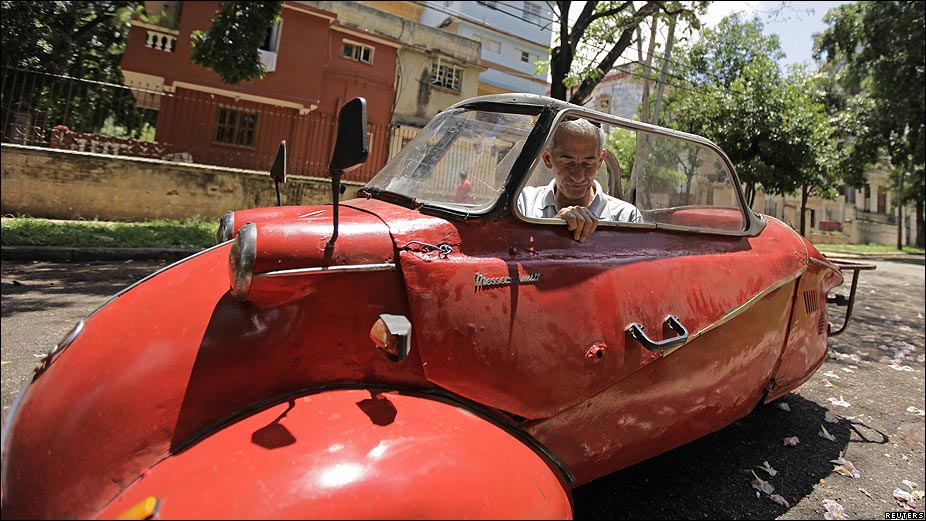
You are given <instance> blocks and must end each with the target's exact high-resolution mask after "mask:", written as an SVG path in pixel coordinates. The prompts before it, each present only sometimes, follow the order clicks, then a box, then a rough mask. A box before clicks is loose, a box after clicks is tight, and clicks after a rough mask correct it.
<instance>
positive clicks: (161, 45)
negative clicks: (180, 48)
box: [132, 20, 180, 52]
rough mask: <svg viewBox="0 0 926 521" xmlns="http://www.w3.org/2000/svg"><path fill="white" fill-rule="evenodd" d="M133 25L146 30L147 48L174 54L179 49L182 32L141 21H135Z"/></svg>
mask: <svg viewBox="0 0 926 521" xmlns="http://www.w3.org/2000/svg"><path fill="white" fill-rule="evenodd" d="M132 25H133V26H135V27H139V28H142V29H145V31H146V34H145V47H147V48H149V49H154V50H156V51H163V52H174V49H175V48H176V47H177V36H178V35H179V34H180V31H177V30H175V29H168V28H166V27H160V26H157V25H151V24H148V23H145V22H141V21H139V20H133V21H132Z"/></svg>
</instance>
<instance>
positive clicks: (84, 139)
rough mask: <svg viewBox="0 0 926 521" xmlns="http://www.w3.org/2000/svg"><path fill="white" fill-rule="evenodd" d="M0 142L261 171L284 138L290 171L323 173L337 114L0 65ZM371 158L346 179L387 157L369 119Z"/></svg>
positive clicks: (368, 172)
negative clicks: (0, 132) (0, 74)
mask: <svg viewBox="0 0 926 521" xmlns="http://www.w3.org/2000/svg"><path fill="white" fill-rule="evenodd" d="M0 83H2V100H0V122H2V127H0V131H2V141H3V142H4V143H18V144H25V145H33V146H41V147H49V148H58V149H68V150H81V151H87V152H96V153H102V154H113V155H126V156H137V157H148V158H155V159H163V160H166V161H178V162H194V163H198V164H207V165H216V166H224V167H231V168H242V169H250V170H266V169H269V168H270V165H271V164H272V163H273V159H274V156H275V154H276V151H277V148H278V147H279V145H280V142H281V141H282V140H285V141H286V145H287V160H288V161H287V163H288V164H287V169H288V173H289V174H291V175H305V176H318V177H321V176H325V175H326V174H327V167H328V162H329V161H330V159H331V152H332V150H333V147H334V138H335V136H336V125H337V119H336V117H335V116H333V115H329V114H323V113H320V112H318V111H311V112H306V111H304V110H303V111H301V112H300V111H299V110H298V109H294V108H290V107H283V106H278V105H269V104H265V103H256V102H252V101H246V100H240V99H235V98H231V97H225V96H221V95H217V94H212V93H208V92H202V91H197V90H188V89H183V88H176V89H175V90H173V91H172V92H166V91H164V90H162V89H161V88H160V87H151V88H149V87H148V86H133V87H126V86H124V85H115V84H111V83H104V82H98V81H91V80H84V79H80V78H73V77H69V76H60V75H53V74H48V73H43V72H35V71H26V70H22V69H9V68H4V69H2V80H0ZM369 134H370V155H369V158H368V160H367V162H366V164H364V166H363V167H361V168H360V169H358V170H355V171H353V172H350V173H349V174H347V175H345V177H344V180H348V181H360V182H365V181H367V180H369V179H370V178H372V177H373V175H375V174H376V172H378V171H379V170H380V168H382V166H383V165H384V164H385V163H386V160H387V159H388V157H389V139H390V129H389V127H388V126H383V125H372V124H371V125H369Z"/></svg>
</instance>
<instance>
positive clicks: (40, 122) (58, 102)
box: [0, 1, 154, 140]
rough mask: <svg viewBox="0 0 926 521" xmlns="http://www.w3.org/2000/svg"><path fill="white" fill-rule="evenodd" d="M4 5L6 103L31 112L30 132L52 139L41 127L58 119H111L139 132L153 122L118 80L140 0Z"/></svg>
mask: <svg viewBox="0 0 926 521" xmlns="http://www.w3.org/2000/svg"><path fill="white" fill-rule="evenodd" d="M0 10H2V19H0V24H2V30H0V33H2V45H3V54H2V56H3V58H2V64H3V76H4V81H3V93H2V96H3V102H2V106H3V107H4V110H7V109H10V108H12V110H14V111H16V112H17V113H19V114H27V115H28V121H30V123H31V124H30V125H28V126H27V127H24V129H23V130H24V131H26V132H27V134H28V135H29V136H31V137H30V138H31V139H36V140H44V139H47V138H48V135H47V134H45V135H43V134H42V132H43V131H44V132H49V131H50V129H51V127H53V126H55V125H58V124H65V125H67V126H68V127H70V128H71V129H76V130H79V131H84V132H98V131H99V130H100V129H101V128H103V127H104V125H106V124H107V122H109V123H112V124H115V125H118V126H120V127H122V128H123V129H124V130H125V131H126V132H127V133H129V134H130V135H132V134H134V135H137V134H138V133H139V132H140V131H141V129H142V127H143V125H144V123H145V122H146V121H147V122H148V123H151V122H153V117H154V116H153V115H152V114H142V113H140V112H139V111H138V110H137V109H136V106H135V98H134V97H133V96H132V94H131V92H129V90H128V89H125V88H121V87H119V86H120V85H122V83H123V78H122V72H121V69H120V61H121V59H122V53H123V51H124V49H125V38H126V36H127V35H128V32H129V20H130V19H131V18H132V16H134V15H137V14H140V13H141V11H142V9H141V2H128V1H108V2H101V1H82V2H10V1H3V2H0ZM72 78H77V79H72ZM80 80H93V81H92V82H87V81H80ZM97 82H99V83H97ZM27 128H28V130H26V129H27ZM8 137H11V138H13V139H17V136H8Z"/></svg>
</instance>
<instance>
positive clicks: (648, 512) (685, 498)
mask: <svg viewBox="0 0 926 521" xmlns="http://www.w3.org/2000/svg"><path fill="white" fill-rule="evenodd" d="M782 402H783V403H787V404H788V406H789V407H790V411H785V410H783V409H781V408H779V406H778V404H779V403H782ZM825 413H826V409H825V408H824V407H821V406H820V405H818V404H817V403H815V402H812V401H809V400H806V399H804V398H802V397H801V396H799V395H797V394H795V393H790V394H788V395H786V396H785V397H783V398H781V399H779V400H778V401H776V402H773V403H771V404H768V405H760V406H759V407H757V408H756V409H755V410H754V411H753V412H752V413H750V414H749V415H748V416H747V417H745V418H743V419H741V420H739V421H737V422H735V423H734V424H733V425H730V426H729V427H727V428H725V429H723V430H720V431H718V432H715V433H713V434H710V435H708V436H705V437H703V438H701V439H699V440H696V441H694V442H692V443H689V444H688V445H685V446H682V447H679V448H677V449H674V450H672V451H670V452H667V453H665V454H663V455H661V456H658V457H656V458H653V459H650V460H647V461H644V462H642V463H639V464H637V465H634V466H632V467H629V468H627V469H624V470H622V471H619V472H615V473H614V474H610V475H608V476H605V477H603V478H599V479H597V480H595V481H593V482H591V483H589V484H586V485H583V486H581V487H579V488H577V489H575V490H574V491H573V495H574V499H575V518H576V519H774V518H776V517H778V516H781V515H782V514H784V513H786V512H787V511H788V508H786V507H784V506H781V505H778V504H776V503H774V502H773V501H771V500H770V499H768V497H767V496H766V495H765V494H760V495H761V497H756V496H757V491H756V490H755V489H754V488H753V487H752V483H753V481H754V480H755V479H756V476H757V477H759V478H761V479H763V480H765V481H768V482H769V483H770V484H771V485H772V486H774V487H775V491H774V492H775V493H776V494H780V495H781V496H783V497H784V498H785V500H787V501H788V502H789V503H790V505H792V506H793V505H796V504H797V503H798V501H800V500H801V499H802V498H804V497H805V496H807V495H809V494H810V493H811V492H812V491H813V487H814V485H815V484H816V483H817V482H819V481H820V480H821V479H823V478H826V477H827V476H830V475H831V474H832V471H833V467H834V464H833V463H831V462H830V460H833V459H836V458H837V457H839V453H840V451H845V449H846V445H847V444H848V443H849V436H850V434H851V429H853V428H859V426H857V425H852V424H850V423H849V422H848V421H847V420H845V419H840V421H839V423H835V424H834V423H827V422H825V421H824V419H823V418H824V414H825ZM821 425H823V426H825V427H826V430H827V431H828V432H829V433H830V434H831V435H833V436H835V437H836V442H832V441H829V440H826V439H824V438H822V437H821V436H819V435H818V432H820V431H821V429H820V426H821ZM868 435H869V436H868V437H869V438H870V439H872V441H875V440H874V439H873V438H877V442H881V443H886V442H887V437H886V436H883V435H874V436H873V435H872V433H871V432H869V433H868ZM791 436H797V437H798V438H799V440H800V443H799V444H798V445H796V446H792V447H787V446H785V445H784V443H783V439H784V438H788V437H791ZM765 461H768V463H769V465H770V466H771V467H772V468H774V469H775V470H777V471H778V473H777V475H776V476H774V477H770V476H769V474H768V473H767V472H766V471H765V470H762V469H761V468H760V467H762V465H763V462H765ZM753 471H754V472H755V476H754V475H753V473H752V472H753Z"/></svg>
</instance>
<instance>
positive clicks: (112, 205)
mask: <svg viewBox="0 0 926 521" xmlns="http://www.w3.org/2000/svg"><path fill="white" fill-rule="evenodd" d="M0 164H2V174H3V177H2V190H0V212H2V213H3V214H4V215H30V216H33V217H44V218H49V219H100V220H112V221H142V220H150V219H188V218H194V217H198V218H202V219H218V218H220V217H221V216H222V215H224V214H225V212H228V211H231V210H240V209H245V208H254V207H260V206H275V205H276V190H275V188H274V182H273V180H271V179H270V176H269V174H268V173H267V172H258V171H253V170H238V169H232V168H223V167H214V166H206V165H194V164H186V163H171V162H166V161H161V160H157V159H142V158H131V157H115V156H107V155H102V154H93V153H87V152H73V151H67V150H50V149H46V148H38V147H29V146H22V145H9V144H3V145H2V154H0ZM343 184H344V185H346V187H347V190H346V191H345V193H344V195H342V196H341V200H345V199H349V198H351V197H354V196H355V195H356V193H357V189H359V188H360V187H361V186H362V185H361V184H360V183H351V182H344V183H343ZM280 199H281V202H282V204H283V205H309V204H326V203H330V202H331V183H330V179H328V178H315V177H302V176H288V177H287V182H286V183H285V184H283V185H281V186H280Z"/></svg>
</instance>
